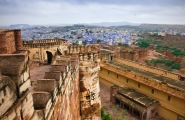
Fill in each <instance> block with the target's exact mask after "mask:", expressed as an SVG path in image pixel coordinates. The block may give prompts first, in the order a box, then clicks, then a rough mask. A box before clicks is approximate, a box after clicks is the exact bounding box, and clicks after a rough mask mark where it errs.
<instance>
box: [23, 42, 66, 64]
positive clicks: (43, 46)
mask: <svg viewBox="0 0 185 120" xmlns="http://www.w3.org/2000/svg"><path fill="white" fill-rule="evenodd" d="M68 45H69V43H68V41H67V40H65V39H43V40H31V41H23V49H25V50H29V58H30V60H33V61H40V62H41V63H43V62H46V61H47V60H48V59H49V58H48V56H49V55H48V52H49V53H50V54H51V55H50V56H49V57H56V55H57V54H58V55H59V54H60V55H62V54H63V55H64V54H66V53H67V49H68ZM52 59H53V58H51V60H52Z"/></svg>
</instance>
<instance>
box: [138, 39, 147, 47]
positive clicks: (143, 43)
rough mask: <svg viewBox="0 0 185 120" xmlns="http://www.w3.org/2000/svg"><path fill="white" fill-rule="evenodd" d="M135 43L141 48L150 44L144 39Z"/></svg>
mask: <svg viewBox="0 0 185 120" xmlns="http://www.w3.org/2000/svg"><path fill="white" fill-rule="evenodd" d="M136 45H138V46H139V47H141V48H147V47H148V46H149V45H150V43H149V42H148V41H146V40H139V41H138V42H137V44H136Z"/></svg>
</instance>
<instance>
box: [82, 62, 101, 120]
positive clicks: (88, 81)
mask: <svg viewBox="0 0 185 120" xmlns="http://www.w3.org/2000/svg"><path fill="white" fill-rule="evenodd" d="M98 66H99V65H98ZM79 67H80V68H79V75H80V76H79V80H80V95H81V96H80V106H81V108H80V110H81V119H82V120H101V114H100V109H101V100H100V88H99V78H98V72H97V71H94V70H93V68H92V62H87V61H81V63H80V66H79ZM92 74H93V75H92ZM91 75H92V76H91Z"/></svg>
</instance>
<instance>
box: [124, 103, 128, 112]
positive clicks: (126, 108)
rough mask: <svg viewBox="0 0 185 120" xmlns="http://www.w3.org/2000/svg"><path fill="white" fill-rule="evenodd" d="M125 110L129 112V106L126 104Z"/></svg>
mask: <svg viewBox="0 0 185 120" xmlns="http://www.w3.org/2000/svg"><path fill="white" fill-rule="evenodd" d="M124 109H125V110H126V111H127V112H129V106H128V105H127V104H124Z"/></svg>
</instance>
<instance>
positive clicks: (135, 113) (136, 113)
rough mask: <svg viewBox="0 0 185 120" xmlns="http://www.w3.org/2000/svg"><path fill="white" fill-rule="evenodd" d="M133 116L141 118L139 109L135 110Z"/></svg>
mask: <svg viewBox="0 0 185 120" xmlns="http://www.w3.org/2000/svg"><path fill="white" fill-rule="evenodd" d="M133 116H134V117H137V118H139V116H140V113H139V111H137V110H133Z"/></svg>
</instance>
